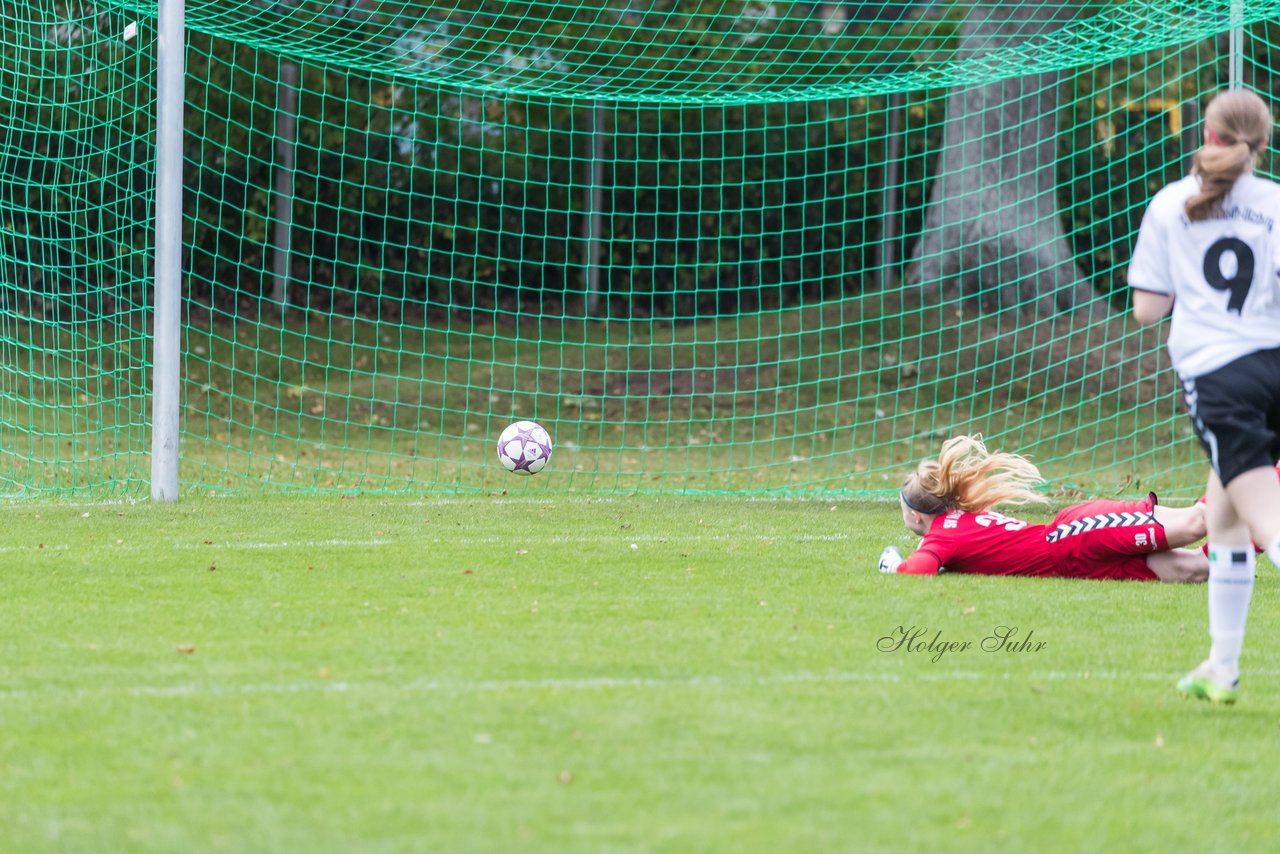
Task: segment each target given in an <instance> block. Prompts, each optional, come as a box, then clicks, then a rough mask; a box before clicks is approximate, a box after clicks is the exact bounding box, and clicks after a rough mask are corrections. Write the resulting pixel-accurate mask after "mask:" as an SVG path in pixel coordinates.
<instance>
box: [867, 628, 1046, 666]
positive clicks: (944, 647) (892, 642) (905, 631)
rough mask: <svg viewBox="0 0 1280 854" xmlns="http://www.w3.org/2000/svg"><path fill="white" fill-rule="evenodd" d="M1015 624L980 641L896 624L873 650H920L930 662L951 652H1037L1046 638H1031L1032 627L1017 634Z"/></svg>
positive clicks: (993, 632) (994, 630)
mask: <svg viewBox="0 0 1280 854" xmlns="http://www.w3.org/2000/svg"><path fill="white" fill-rule="evenodd" d="M1020 634H1021V632H1020V631H1019V629H1018V627H1017V626H996V627H995V628H994V629H992V630H991V633H990V634H988V635H987V636H986V637H984V638H983V639H982V640H980V641H977V646H976V647H975V645H974V641H970V640H947V639H946V638H944V637H943V636H942V629H938V630H936V631H935V632H933V633H932V634H930V632H929V629H928V627H925V626H898V627H897V628H895V629H894V630H893V631H892V632H890V633H889V634H887V635H885V636H884V637H882V638H880V640H878V641H876V649H878V650H880V651H881V652H923V653H929V654H930V659H929V660H930V661H934V662H938V661H941V660H942V657H943V656H944V655H946V654H947V653H951V652H971V651H973V650H975V649H977V650H980V651H981V652H1040V651H1041V650H1043V649H1044V648H1045V647H1046V646H1048V645H1049V644H1048V641H1038V640H1032V638H1033V637H1034V636H1035V629H1032V630H1030V631H1028V632H1027V634H1026V636H1025V637H1020Z"/></svg>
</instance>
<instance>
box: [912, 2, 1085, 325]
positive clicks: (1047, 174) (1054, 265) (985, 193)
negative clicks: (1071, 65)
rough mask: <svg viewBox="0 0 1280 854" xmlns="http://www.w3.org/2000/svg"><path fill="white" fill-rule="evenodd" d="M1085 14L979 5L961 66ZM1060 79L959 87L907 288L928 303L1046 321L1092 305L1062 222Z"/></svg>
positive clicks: (969, 23) (1070, 9)
mask: <svg viewBox="0 0 1280 854" xmlns="http://www.w3.org/2000/svg"><path fill="white" fill-rule="evenodd" d="M1079 12H1080V7H1079V6H1077V5H1074V4H1073V3H1071V2H1068V3H1065V4H1062V5H1058V4H1052V5H1041V4H1030V3H1027V4H1015V3H1013V2H995V3H975V4H973V5H971V6H970V7H969V12H968V16H967V18H966V21H965V24H964V26H963V27H962V29H961V47H960V50H959V58H960V59H962V60H963V59H973V58H976V57H979V56H982V55H985V54H989V53H990V52H991V51H993V50H999V49H1001V48H1005V47H1009V46H1013V45H1017V44H1019V43H1022V42H1025V41H1026V40H1027V39H1029V38H1034V37H1035V36H1040V35H1044V34H1046V33H1051V32H1053V31H1054V30H1056V29H1059V28H1060V27H1062V26H1063V25H1065V24H1067V23H1068V22H1069V21H1071V20H1072V19H1073V18H1074V17H1076V15H1077V14H1079ZM1059 77H1060V75H1059V74H1058V73H1057V72H1046V73H1043V74H1035V75H1031V76H1026V77H1016V78H1011V79H1007V80H1000V81H996V82H994V83H988V84H985V85H981V86H973V87H963V88H956V89H954V90H953V91H952V93H951V96H950V98H949V100H948V104H947V123H946V127H945V128H944V130H943V143H942V145H943V150H942V154H941V156H940V158H939V161H940V163H939V167H940V174H939V175H938V177H937V178H936V179H935V180H934V184H933V189H932V191H931V196H930V205H929V210H928V212H927V214H926V216H925V225H924V233H923V234H922V235H921V238H920V243H919V247H918V249H917V254H916V262H915V263H914V264H913V265H912V269H911V272H910V274H909V278H910V281H911V282H912V283H913V284H916V285H918V286H919V287H920V288H921V289H922V290H924V291H925V292H926V294H929V295H931V296H932V297H934V298H936V295H937V292H941V294H943V295H944V296H947V297H952V298H954V297H957V296H959V297H969V298H977V299H978V300H979V301H980V304H981V306H982V308H984V309H986V310H995V311H1007V310H1012V309H1018V308H1022V309H1029V310H1031V311H1033V312H1034V313H1035V314H1037V315H1039V316H1042V317H1046V316H1050V315H1053V314H1057V313H1063V312H1072V311H1074V310H1076V309H1080V308H1085V307H1087V306H1089V305H1091V304H1092V303H1094V302H1095V300H1097V299H1098V297H1097V294H1096V293H1095V292H1094V290H1093V286H1092V284H1091V283H1090V282H1089V280H1088V279H1087V278H1085V276H1084V275H1083V274H1082V273H1081V272H1080V268H1079V267H1078V266H1077V265H1076V263H1075V259H1074V256H1073V253H1072V251H1071V246H1070V244H1069V243H1068V242H1067V239H1066V233H1065V232H1064V230H1063V227H1062V219H1061V217H1060V215H1059V211H1058V199H1057V174H1056V169H1055V162H1056V160H1057V155H1058V106H1059Z"/></svg>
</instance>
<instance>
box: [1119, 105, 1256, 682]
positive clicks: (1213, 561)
mask: <svg viewBox="0 0 1280 854" xmlns="http://www.w3.org/2000/svg"><path fill="white" fill-rule="evenodd" d="M1271 125H1272V118H1271V110H1270V108H1268V107H1267V105H1266V103H1265V102H1264V101H1263V100H1262V99H1261V98H1260V97H1258V96H1257V95H1255V94H1254V93H1252V92H1248V91H1245V90H1242V89H1233V90H1230V91H1227V92H1222V93H1220V94H1218V95H1217V96H1216V97H1214V99H1213V100H1212V101H1211V102H1210V103H1209V107H1208V109H1207V110H1206V112H1205V129H1204V143H1205V144H1204V147H1202V148H1201V149H1200V150H1199V151H1198V152H1196V155H1195V159H1194V162H1193V167H1192V171H1191V174H1190V175H1189V176H1187V177H1186V178H1183V179H1182V180H1180V181H1176V182H1174V183H1172V184H1170V185H1169V186H1167V187H1165V188H1164V189H1162V190H1161V191H1160V192H1158V193H1157V194H1156V196H1155V198H1154V199H1152V201H1151V204H1150V206H1149V207H1148V208H1147V212H1146V215H1145V216H1144V217H1143V220H1142V228H1141V230H1140V231H1139V232H1138V242H1137V245H1136V246H1135V247H1134V250H1133V259H1132V261H1131V262H1130V265H1129V285H1130V286H1131V288H1132V289H1133V312H1134V316H1135V317H1136V318H1137V319H1138V321H1139V322H1141V323H1155V322H1157V321H1159V320H1160V319H1162V318H1163V317H1165V316H1166V315H1168V314H1169V313H1170V312H1172V315H1173V322H1172V324H1171V325H1170V329H1169V355H1170V357H1171V358H1172V360H1173V366H1174V368H1175V369H1176V370H1177V372H1178V376H1179V378H1180V379H1181V380H1182V385H1183V389H1184V392H1185V396H1186V402H1187V408H1188V410H1189V412H1190V415H1191V422H1192V424H1193V426H1194V427H1195V431H1196V435H1197V436H1198V437H1199V438H1200V443H1201V445H1202V446H1203V447H1204V449H1205V452H1206V453H1207V454H1208V455H1209V460H1210V462H1211V464H1212V468H1211V471H1210V473H1209V484H1208V487H1207V489H1206V498H1207V505H1206V518H1205V521H1206V524H1207V527H1208V531H1209V637H1210V640H1211V645H1210V650H1209V657H1208V659H1206V660H1205V661H1204V663H1202V664H1201V665H1200V666H1199V667H1197V668H1196V669H1194V670H1192V671H1191V672H1190V673H1188V674H1187V675H1186V676H1185V677H1183V679H1182V680H1181V681H1179V682H1178V689H1179V690H1180V691H1182V692H1183V693H1184V694H1187V695H1188V696H1193V697H1200V698H1203V699H1208V700H1210V701H1213V702H1220V703H1233V702H1235V700H1236V696H1237V687H1238V682H1239V660H1240V651H1241V649H1242V648H1243V646H1244V629H1245V619H1246V617H1247V616H1248V613H1249V600H1250V598H1251V596H1252V594H1253V577H1254V550H1253V547H1252V545H1251V543H1250V539H1251V538H1252V541H1253V542H1256V543H1262V544H1265V546H1266V551H1267V555H1268V557H1270V559H1271V561H1272V563H1274V564H1276V566H1277V567H1280V481H1277V478H1276V474H1275V468H1274V466H1275V463H1276V461H1277V459H1280V185H1278V184H1276V183H1274V182H1272V181H1269V180H1267V179H1265V178H1260V177H1258V176H1256V175H1254V174H1253V166H1254V162H1255V160H1256V158H1257V155H1258V152H1260V151H1262V150H1263V149H1264V148H1265V147H1266V146H1267V143H1268V141H1269V140H1270V137H1271Z"/></svg>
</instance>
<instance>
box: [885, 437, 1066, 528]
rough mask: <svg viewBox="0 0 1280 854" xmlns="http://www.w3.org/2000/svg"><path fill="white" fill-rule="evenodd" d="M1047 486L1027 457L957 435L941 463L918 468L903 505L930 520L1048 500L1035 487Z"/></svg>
mask: <svg viewBox="0 0 1280 854" xmlns="http://www.w3.org/2000/svg"><path fill="white" fill-rule="evenodd" d="M1043 482H1044V478H1043V477H1041V476H1040V470H1039V469H1037V468H1036V467H1035V465H1034V464H1033V463H1032V462H1031V461H1030V460H1028V459H1027V458H1026V457H1022V456H1019V455H1018V454H1005V453H993V452H991V451H988V450H987V446H986V445H984V444H983V443H982V436H980V435H974V436H956V437H955V438H953V439H948V440H947V441H946V442H944V443H943V444H942V450H941V451H940V452H939V453H938V458H937V459H928V460H924V461H923V462H921V463H920V465H918V466H917V467H916V471H915V474H913V475H911V476H910V477H908V478H907V480H906V483H904V484H903V485H902V500H903V502H904V503H905V504H906V505H907V506H908V507H910V508H911V509H912V510H915V511H916V512H917V513H924V514H927V515H936V514H938V513H945V512H948V511H951V510H963V511H965V512H967V513H975V512H977V511H979V510H986V509H988V508H991V507H995V506H996V505H999V504H1026V503H1029V502H1040V501H1044V500H1045V499H1044V496H1042V495H1040V494H1039V493H1037V492H1035V491H1034V490H1033V489H1032V488H1031V487H1032V485H1034V484H1037V483H1043Z"/></svg>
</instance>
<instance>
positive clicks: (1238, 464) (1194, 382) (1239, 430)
mask: <svg viewBox="0 0 1280 854" xmlns="http://www.w3.org/2000/svg"><path fill="white" fill-rule="evenodd" d="M1182 389H1183V393H1184V395H1185V399H1186V401H1187V409H1188V411H1189V412H1190V414H1191V423H1192V424H1193V425H1194V426H1195V430H1196V435H1197V436H1198V437H1199V438H1200V445H1201V446H1202V447H1203V448H1204V450H1205V453H1207V454H1208V455H1209V461H1210V462H1211V463H1212V464H1213V470H1214V471H1216V472H1217V473H1218V479H1219V480H1221V481H1222V483H1223V485H1224V486H1225V485H1226V484H1228V483H1230V482H1231V481H1232V480H1234V479H1235V478H1236V477H1238V476H1239V475H1242V474H1244V473H1245V472H1247V471H1249V470H1251V469H1257V468H1270V467H1271V466H1274V465H1275V464H1276V461H1277V460H1280V348H1277V349H1274V350H1259V351H1258V352H1256V353H1250V354H1249V355H1247V356H1241V357H1240V358H1239V359H1236V360H1235V361H1234V362H1229V363H1228V364H1226V365H1223V366H1222V367H1221V368H1218V369H1217V370H1216V371H1210V372H1209V373H1207V374H1204V375H1202V376H1198V377H1192V378H1189V379H1188V378H1184V379H1183V380H1182Z"/></svg>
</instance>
